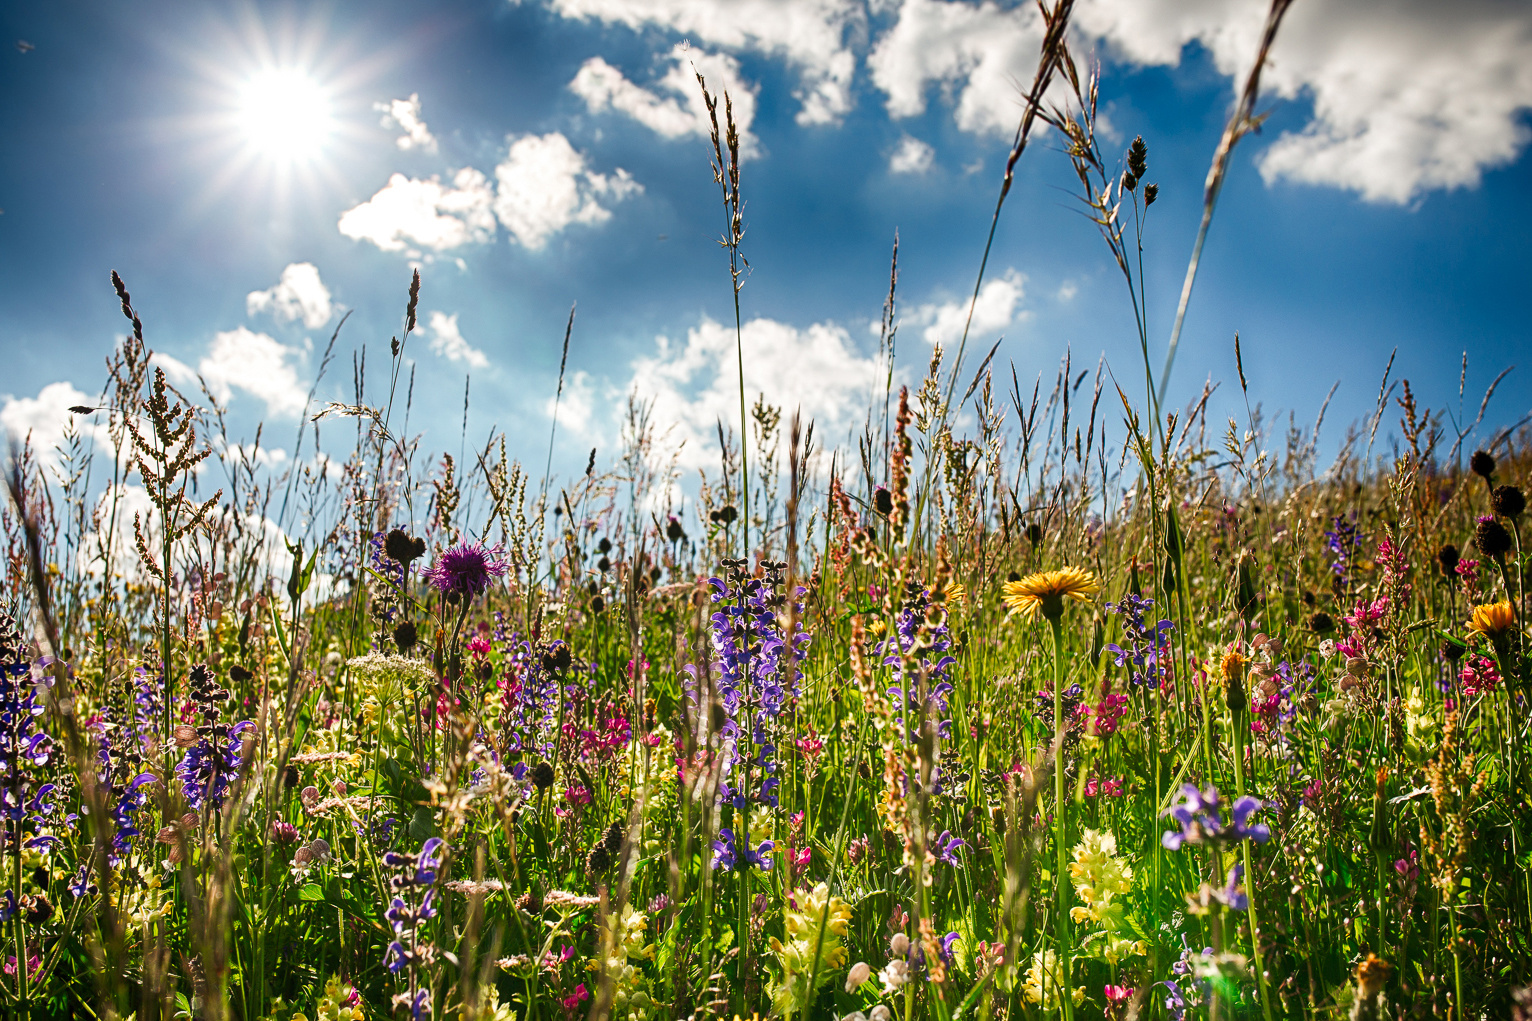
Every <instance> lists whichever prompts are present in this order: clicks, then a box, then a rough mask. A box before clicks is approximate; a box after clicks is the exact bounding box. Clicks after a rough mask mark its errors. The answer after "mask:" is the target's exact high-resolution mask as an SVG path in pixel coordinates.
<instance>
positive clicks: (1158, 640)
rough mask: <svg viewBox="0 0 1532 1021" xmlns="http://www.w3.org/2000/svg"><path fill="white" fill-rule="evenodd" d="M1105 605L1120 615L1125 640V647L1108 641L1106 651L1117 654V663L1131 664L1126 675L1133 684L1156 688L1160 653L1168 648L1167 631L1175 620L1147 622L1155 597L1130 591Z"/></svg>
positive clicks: (1172, 626) (1172, 627)
mask: <svg viewBox="0 0 1532 1021" xmlns="http://www.w3.org/2000/svg"><path fill="white" fill-rule="evenodd" d="M1106 608H1107V609H1108V610H1110V611H1112V612H1113V613H1117V614H1120V615H1121V616H1122V634H1123V638H1124V639H1126V640H1127V644H1128V647H1127V648H1126V649H1125V648H1123V647H1122V646H1120V645H1107V646H1106V647H1105V648H1106V651H1108V652H1110V653H1111V654H1112V655H1113V656H1114V657H1115V658H1116V660H1117V665H1118V666H1127V665H1128V664H1130V663H1131V664H1132V667H1131V668H1130V669H1129V671H1128V676H1129V681H1130V683H1132V684H1133V685H1134V686H1139V685H1143V686H1147V687H1149V688H1158V687H1159V686H1160V671H1159V661H1160V657H1162V656H1165V655H1167V654H1168V653H1169V652H1170V639H1169V637H1168V636H1167V632H1169V631H1173V630H1174V629H1175V624H1174V623H1173V622H1171V621H1169V620H1161V621H1159V622H1158V623H1156V624H1153V625H1151V624H1149V623H1148V616H1147V614H1148V612H1149V610H1151V609H1153V608H1154V600H1153V599H1149V598H1147V597H1145V596H1140V595H1135V594H1134V593H1132V592H1129V593H1128V594H1127V595H1125V596H1123V597H1122V600H1121V601H1120V602H1116V603H1108V604H1107V606H1106Z"/></svg>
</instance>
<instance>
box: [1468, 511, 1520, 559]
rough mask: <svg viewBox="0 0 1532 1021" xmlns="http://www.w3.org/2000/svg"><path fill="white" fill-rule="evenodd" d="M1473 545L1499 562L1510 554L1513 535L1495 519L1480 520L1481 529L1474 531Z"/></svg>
mask: <svg viewBox="0 0 1532 1021" xmlns="http://www.w3.org/2000/svg"><path fill="white" fill-rule="evenodd" d="M1473 544H1474V546H1475V548H1477V549H1478V551H1479V552H1480V553H1483V554H1484V555H1485V556H1487V557H1489V558H1490V559H1491V560H1494V561H1497V562H1498V561H1499V560H1500V558H1502V557H1504V556H1505V555H1506V554H1507V553H1508V552H1510V549H1511V533H1510V532H1507V531H1506V530H1505V526H1504V525H1502V524H1501V523H1500V522H1498V521H1496V520H1495V519H1494V518H1480V519H1479V527H1478V528H1476V529H1474V533H1473Z"/></svg>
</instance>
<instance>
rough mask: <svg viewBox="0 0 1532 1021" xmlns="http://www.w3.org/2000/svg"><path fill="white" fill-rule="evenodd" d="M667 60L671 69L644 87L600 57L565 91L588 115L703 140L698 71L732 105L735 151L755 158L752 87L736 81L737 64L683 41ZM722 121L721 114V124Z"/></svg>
mask: <svg viewBox="0 0 1532 1021" xmlns="http://www.w3.org/2000/svg"><path fill="white" fill-rule="evenodd" d="M668 59H669V60H670V61H671V65H670V69H669V70H668V71H666V72H665V74H664V76H663V77H661V78H660V79H659V80H658V81H656V82H655V83H654V86H655V87H654V88H652V89H646V88H644V87H643V86H641V85H636V84H634V83H633V82H631V81H629V80H628V79H627V77H626V76H624V75H623V73H622V72H621V71H620V70H618V69H617V68H615V67H613V66H612V65H611V64H608V63H607V62H606V61H605V60H603V59H602V58H600V57H591V58H590V59H589V60H587V61H586V62H585V63H584V64H583V65H581V67H580V71H579V73H578V74H576V75H575V76H574V80H573V81H571V82H570V83H569V91H571V92H573V93H574V94H575V95H577V96H579V97H580V98H581V99H583V100H584V101H585V106H586V108H587V109H588V110H590V111H591V112H592V113H600V112H602V111H604V110H608V109H610V110H615V111H617V112H618V113H624V114H627V115H628V116H629V117H631V118H633V119H634V120H636V121H638V122H639V123H640V124H642V125H643V126H644V127H646V128H648V129H649V130H651V131H654V132H656V133H657V134H659V135H662V136H663V137H665V138H683V137H686V136H688V135H696V136H698V137H701V138H707V137H709V134H710V132H711V131H712V124H711V121H710V120H709V118H708V113H707V106H706V104H704V103H703V101H702V90H701V89H700V88H698V87H697V73H698V72H700V73H701V74H702V76H703V77H704V78H705V79H707V84H708V90H709V91H710V92H712V93H713V94H714V95H715V96H719V97H721V96H722V94H723V93H724V92H727V93H728V94H729V98H730V99H731V100H732V101H733V104H734V123H735V124H736V125H737V126H738V128H739V132H740V149H741V151H742V152H743V153H744V155H746V156H753V155H755V154H756V153H757V151H758V148H759V146H758V143H757V140H756V138H755V136H754V135H753V134H751V133H750V126H751V124H753V123H754V121H755V106H756V92H757V89H756V87H755V86H754V85H752V84H751V83H749V82H747V81H745V80H744V79H743V78H742V77H740V73H739V61H737V60H735V59H734V58H733V57H731V56H729V55H728V54H724V53H705V52H703V51H701V50H697V49H693V48H690V47H688V46H687V45H686V44H685V43H677V44H676V46H675V48H674V49H673V50H671V51H670V54H669V58H668ZM722 118H723V114H722V111H720V113H719V120H720V122H722Z"/></svg>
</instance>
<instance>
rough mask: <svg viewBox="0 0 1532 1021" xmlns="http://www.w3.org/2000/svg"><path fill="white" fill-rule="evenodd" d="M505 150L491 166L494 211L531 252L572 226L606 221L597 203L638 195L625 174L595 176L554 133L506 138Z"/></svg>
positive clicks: (640, 188) (619, 171)
mask: <svg viewBox="0 0 1532 1021" xmlns="http://www.w3.org/2000/svg"><path fill="white" fill-rule="evenodd" d="M507 140H508V141H509V142H510V151H509V152H508V153H507V154H506V157H505V159H504V160H502V161H501V163H500V165H499V166H497V167H495V180H496V183H497V186H498V187H497V191H496V195H495V201H494V213H495V216H497V217H499V219H500V222H501V223H502V224H504V226H505V229H506V230H508V231H510V232H511V234H512V236H514V237H515V238H516V240H517V241H518V242H520V243H521V245H522V247H524V248H528V249H532V250H534V251H535V250H537V249H539V248H541V247H543V245H544V244H546V243H547V241H548V239H549V238H550V237H552V236H553V235H554V234H557V233H558V232H559V231H561V230H563V229H564V228H565V227H568V226H569V225H570V224H573V223H585V224H595V223H601V222H603V221H605V220H608V219H610V218H611V215H612V213H611V210H609V209H607V208H606V207H605V206H603V205H601V203H600V202H599V201H598V199H611V200H614V201H616V200H621V199H623V198H626V197H627V196H629V195H633V194H636V193H638V192H641V191H643V190H644V189H643V186H642V185H640V184H639V183H638V182H637V181H635V180H633V177H632V175H630V174H629V173H628V172H627V171H626V170H623V169H621V168H618V169H617V170H615V171H614V172H613V173H612V174H611V175H606V174H598V173H596V172H595V171H592V170H589V169H587V168H586V166H585V157H584V156H583V155H581V154H580V153H578V152H576V151H575V148H574V146H572V145H570V144H569V139H567V138H565V137H564V136H563V135H561V134H560V133H558V132H557V131H554V132H550V133H548V134H546V135H523V136H521V137H520V138H515V137H514V136H512V137H511V138H509V139H507Z"/></svg>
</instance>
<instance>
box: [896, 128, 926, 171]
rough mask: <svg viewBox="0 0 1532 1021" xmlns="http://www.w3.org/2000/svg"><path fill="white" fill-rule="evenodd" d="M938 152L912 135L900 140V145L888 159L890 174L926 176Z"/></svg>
mask: <svg viewBox="0 0 1532 1021" xmlns="http://www.w3.org/2000/svg"><path fill="white" fill-rule="evenodd" d="M935 159H936V150H935V149H933V148H931V147H930V146H929V145H927V144H926V143H925V142H922V141H921V140H920V139H918V138H914V137H912V136H910V135H905V136H904V137H903V138H901V139H899V145H898V147H897V148H895V149H894V152H893V155H891V156H889V158H888V172H889V173H890V174H924V173H925V172H926V171H927V170H930V169H931V163H932V161H934V160H935Z"/></svg>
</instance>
